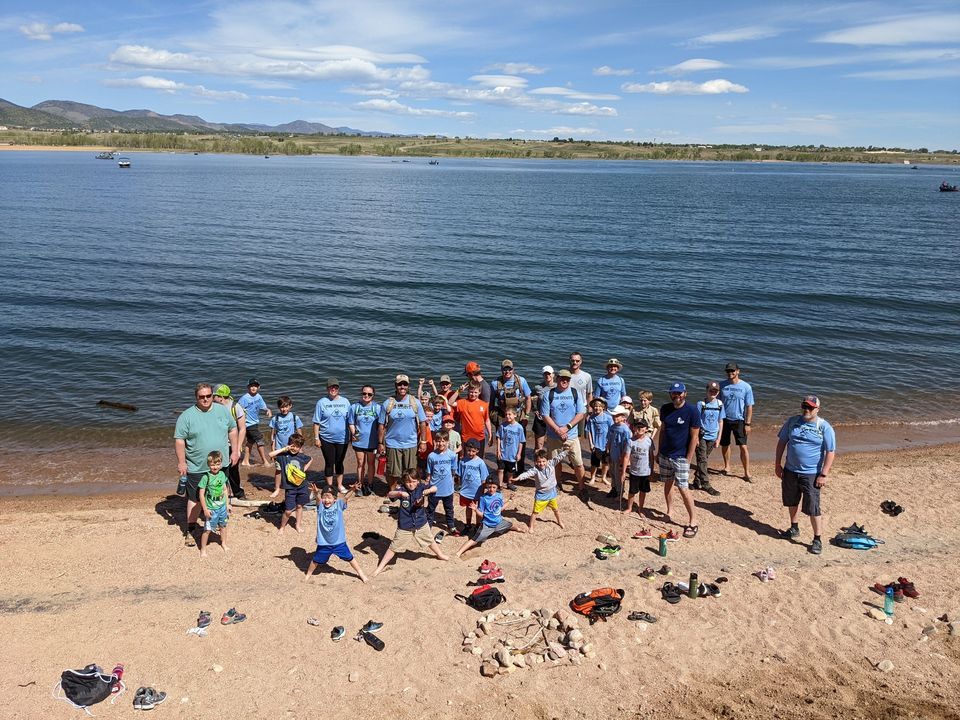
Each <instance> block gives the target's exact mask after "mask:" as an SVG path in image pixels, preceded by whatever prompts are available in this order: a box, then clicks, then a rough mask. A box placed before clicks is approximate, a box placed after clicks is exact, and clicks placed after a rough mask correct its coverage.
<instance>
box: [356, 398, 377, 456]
mask: <svg viewBox="0 0 960 720" xmlns="http://www.w3.org/2000/svg"><path fill="white" fill-rule="evenodd" d="M382 410H383V409H382V408H381V407H380V403H378V402H369V403H367V404H366V405H364V404H363V403H358V402H355V403H354V404H353V405H351V406H350V410H349V411H348V412H347V424H348V425H353V427H354V428H355V429H356V431H357V433H358V434H359V435H360V439H359V440H354V441H353V446H354V447H355V448H360V449H361V450H366V449H374V448H376V446H377V442H379V437H378V433H379V432H380V413H381V412H382Z"/></svg>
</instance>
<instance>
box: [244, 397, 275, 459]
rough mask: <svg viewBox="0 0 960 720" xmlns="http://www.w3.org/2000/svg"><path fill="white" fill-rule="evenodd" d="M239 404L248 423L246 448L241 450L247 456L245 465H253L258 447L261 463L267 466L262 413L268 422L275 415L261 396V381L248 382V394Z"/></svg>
mask: <svg viewBox="0 0 960 720" xmlns="http://www.w3.org/2000/svg"><path fill="white" fill-rule="evenodd" d="M237 403H238V404H239V405H240V407H242V408H243V412H244V415H245V416H246V423H247V427H246V440H245V441H244V442H245V444H246V448H242V449H241V450H242V451H243V452H244V455H245V457H244V460H243V464H244V465H250V464H252V462H253V448H254V447H256V448H257V452H258V453H260V462H262V463H263V464H264V465H266V464H267V455H266V453H265V452H264V450H263V433H261V432H260V413H261V412H265V413H266V414H267V419H268V420H269V419H270V418H272V417H273V413H272V412H271V411H270V408H268V407H267V403H266V402H265V401H264V399H263V395H261V394H260V381H259V380H257V379H256V378H251V379H250V380H249V381H248V382H247V392H246V394H245V395H242V396H240V399H239V400H237Z"/></svg>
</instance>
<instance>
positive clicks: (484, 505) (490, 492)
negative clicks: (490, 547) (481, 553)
mask: <svg viewBox="0 0 960 720" xmlns="http://www.w3.org/2000/svg"><path fill="white" fill-rule="evenodd" d="M473 509H474V510H476V511H478V512H479V513H480V515H481V516H482V517H483V522H482V523H481V524H480V525H479V527H478V528H477V531H476V533H475V534H474V536H473V537H472V538H470V539H468V540H467V541H466V542H465V543H464V544H463V545H461V546H460V549H459V550H457V557H460V556H461V555H463V554H464V553H465V552H466V551H467V550H469V549H470V548H472V547H474V546H476V545H479V544H480V543H482V542H484V541H485V540H489V539H490V538H492V537H493V536H494V535H502V534H503V533H505V532H509V531H510V530H513V531H514V532H520V533H525V532H526V531H527V528H526V527H524V526H523V525H514V524H513V523H512V522H510V521H509V520H504V519H503V514H502V513H503V495H501V494H500V486H499V485H497V481H496V480H494V479H493V478H489V479H487V481H486V482H485V483H484V485H483V495H481V496H480V499H479V500H477V501H474V503H473Z"/></svg>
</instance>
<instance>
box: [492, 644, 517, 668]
mask: <svg viewBox="0 0 960 720" xmlns="http://www.w3.org/2000/svg"><path fill="white" fill-rule="evenodd" d="M494 657H495V658H496V659H497V662H498V663H500V666H501V667H510V666H511V665H513V662H511V660H510V651H509V650H507V649H506V648H500V649H499V650H497V653H496V655H494Z"/></svg>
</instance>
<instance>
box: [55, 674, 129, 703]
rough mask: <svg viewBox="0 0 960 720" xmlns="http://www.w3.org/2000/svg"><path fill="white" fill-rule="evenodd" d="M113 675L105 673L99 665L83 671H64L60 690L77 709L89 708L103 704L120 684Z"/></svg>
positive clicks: (61, 675) (61, 676)
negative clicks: (116, 685)
mask: <svg viewBox="0 0 960 720" xmlns="http://www.w3.org/2000/svg"><path fill="white" fill-rule="evenodd" d="M120 682H121V681H120V679H119V678H118V677H117V676H116V675H114V674H113V673H109V674H108V673H105V672H104V671H103V668H101V667H99V666H98V665H92V664H91V665H87V666H86V667H85V668H83V669H82V670H64V671H63V672H62V673H61V674H60V690H61V691H62V692H63V696H64V698H65V699H66V700H68V701H69V702H71V703H72V704H73V705H75V706H76V707H80V708H87V707H90V706H91V705H96V704H97V703H98V702H103V701H104V700H106V699H107V698H108V697H110V693H111V692H112V691H113V686H114V685H115V684H117V683H120Z"/></svg>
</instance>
